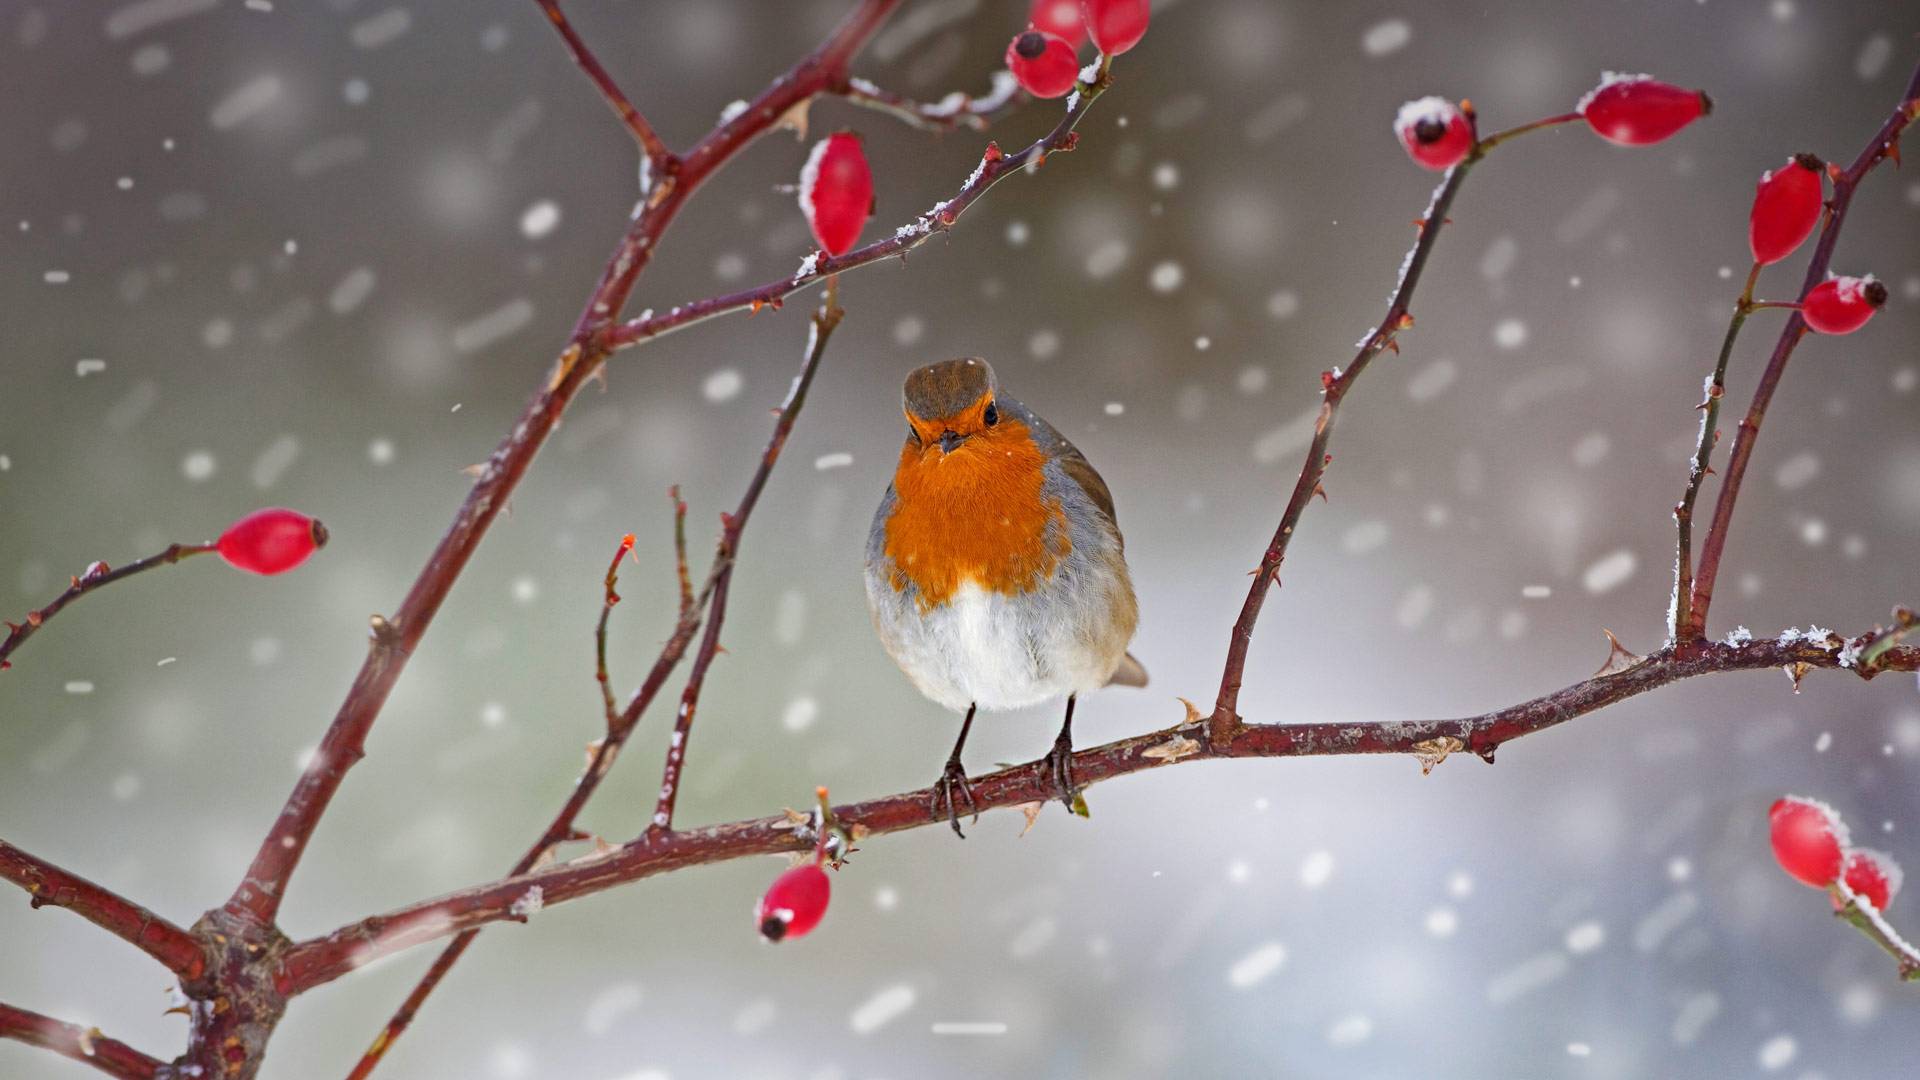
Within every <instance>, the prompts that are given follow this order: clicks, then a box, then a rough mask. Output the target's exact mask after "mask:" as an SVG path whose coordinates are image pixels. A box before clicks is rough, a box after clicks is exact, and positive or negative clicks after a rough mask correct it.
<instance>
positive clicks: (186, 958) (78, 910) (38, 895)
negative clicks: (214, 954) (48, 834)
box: [0, 840, 206, 980]
mask: <svg viewBox="0 0 1920 1080" xmlns="http://www.w3.org/2000/svg"><path fill="white" fill-rule="evenodd" d="M0 879H4V880H7V881H10V882H12V883H13V884H15V885H18V886H20V887H21V888H22V889H25V890H26V891H27V895H28V896H30V897H32V899H31V900H30V901H29V903H30V904H32V905H33V906H34V907H36V908H41V907H56V908H66V909H67V910H68V911H71V912H73V913H74V914H75V915H78V916H80V917H81V918H83V919H85V920H87V921H88V922H90V923H92V924H94V925H95V926H98V927H100V928H101V929H102V930H105V931H106V932H107V933H109V934H112V935H113V936H114V937H117V938H119V939H120V940H122V941H125V942H127V943H129V944H131V945H133V946H134V947H135V948H137V949H139V950H140V951H141V952H143V953H146V954H147V955H148V956H151V957H153V958H154V959H155V960H158V961H160V963H161V964H163V965H165V966H166V969H167V970H168V971H171V972H173V973H174V974H175V975H178V976H180V978H181V979H183V980H185V979H193V978H197V977H198V976H199V975H200V973H201V972H202V971H204V970H205V969H206V956H205V954H204V953H202V952H201V949H200V943H199V942H198V941H196V940H195V939H194V937H193V935H191V934H189V933H187V932H186V931H185V930H182V929H181V928H179V927H178V926H175V925H174V924H173V923H171V922H168V921H167V920H166V919H163V918H161V917H160V916H158V915H155V914H154V913H153V912H151V911H148V910H147V909H146V908H143V907H141V906H140V905H138V904H136V903H134V902H133V901H131V900H128V899H127V898H125V897H123V896H121V895H120V894H118V893H116V892H114V891H113V890H111V889H108V888H106V887H105V886H103V885H97V884H95V883H93V882H91V881H88V880H87V879H86V878H83V877H81V876H80V875H78V874H74V873H69V872H68V871H66V870H62V869H61V868H60V867H58V866H55V865H54V864H52V863H50V862H48V861H46V860H45V859H42V858H39V857H38V856H35V855H29V854H27V853H26V852H24V851H22V850H20V849H19V848H17V847H14V846H13V845H12V844H9V843H7V842H6V841H5V840H0Z"/></svg>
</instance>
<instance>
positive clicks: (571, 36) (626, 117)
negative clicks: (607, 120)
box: [534, 0, 674, 175]
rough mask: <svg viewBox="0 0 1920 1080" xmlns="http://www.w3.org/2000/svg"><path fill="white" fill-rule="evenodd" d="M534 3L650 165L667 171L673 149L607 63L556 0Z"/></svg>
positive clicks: (659, 172) (653, 168)
mask: <svg viewBox="0 0 1920 1080" xmlns="http://www.w3.org/2000/svg"><path fill="white" fill-rule="evenodd" d="M534 3H536V4H539V5H540V10H541V11H543V12H545V13H546V16H547V20H548V21H549V22H551V23H553V28H554V30H556V31H558V32H559V34H560V40H561V41H563V42H565V43H566V46H567V55H569V56H571V57H573V62H574V63H575V64H578V65H579V66H580V70H581V71H583V72H585V73H586V76H587V78H588V79H590V80H592V82H593V85H594V89H596V90H599V91H600V96H601V97H603V98H605V99H606V101H607V107H608V108H610V109H612V110H613V113H614V115H615V116H618V117H619V118H620V122H621V123H622V124H625V125H626V126H627V130H628V131H630V132H632V133H633V137H634V139H636V140H637V141H638V142H639V143H640V152H641V153H643V154H645V155H646V158H647V164H648V167H649V169H651V170H652V171H653V172H655V173H658V174H660V175H665V174H667V173H668V172H670V171H671V169H672V164H673V160H674V157H673V152H672V151H670V150H668V149H667V144H666V143H664V142H661V141H660V136H659V135H658V134H657V133H656V132H655V131H654V130H653V125H652V124H649V123H647V118H646V117H644V116H642V115H640V110H639V109H636V108H634V107H633V102H632V101H630V100H628V99H627V95H626V94H625V93H624V92H623V91H622V90H621V89H620V87H619V86H617V85H615V83H614V81H613V76H612V75H610V74H608V72H607V69H606V67H605V66H604V65H602V64H601V63H600V59H599V58H598V57H596V56H594V55H593V50H592V49H589V48H587V43H586V42H584V41H582V40H580V35H579V34H578V33H576V32H575V31H574V29H573V23H571V22H569V21H567V16H566V14H565V13H564V12H562V11H561V10H560V4H559V0H534Z"/></svg>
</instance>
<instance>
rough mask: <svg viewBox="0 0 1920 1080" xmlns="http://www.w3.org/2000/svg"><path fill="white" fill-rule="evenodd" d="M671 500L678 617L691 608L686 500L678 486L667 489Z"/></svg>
mask: <svg viewBox="0 0 1920 1080" xmlns="http://www.w3.org/2000/svg"><path fill="white" fill-rule="evenodd" d="M667 497H668V498H670V499H672V500H673V570H674V576H675V577H676V578H678V579H679V581H680V616H681V617H682V618H685V617H686V614H687V610H688V609H689V608H691V607H693V579H692V578H691V577H688V576H687V500H685V499H683V498H681V497H680V485H678V484H675V485H674V486H672V487H670V488H668V489H667Z"/></svg>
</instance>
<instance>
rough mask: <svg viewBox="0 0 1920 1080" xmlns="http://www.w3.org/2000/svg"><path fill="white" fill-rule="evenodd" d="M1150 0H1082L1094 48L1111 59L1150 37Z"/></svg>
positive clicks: (1082, 16) (1083, 13) (1084, 17)
mask: <svg viewBox="0 0 1920 1080" xmlns="http://www.w3.org/2000/svg"><path fill="white" fill-rule="evenodd" d="M1147 16H1148V11H1147V0H1080V17H1081V18H1082V19H1084V20H1085V21H1086V24H1087V33H1088V34H1090V35H1092V37H1093V44H1094V46H1095V47H1096V48H1098V49H1099V50H1100V51H1101V52H1102V53H1104V54H1106V55H1108V56H1119V55H1120V54H1121V53H1123V52H1126V51H1127V50H1128V49H1131V48H1133V47H1134V46H1135V45H1138V44H1140V39H1141V38H1143V37H1145V36H1146V35H1147Z"/></svg>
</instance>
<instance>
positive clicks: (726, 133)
mask: <svg viewBox="0 0 1920 1080" xmlns="http://www.w3.org/2000/svg"><path fill="white" fill-rule="evenodd" d="M898 5H899V0H863V2H862V3H861V4H860V6H859V7H857V8H855V9H854V10H853V11H852V12H851V13H850V14H848V15H847V17H846V18H845V19H844V20H842V21H841V23H840V25H839V26H838V27H836V28H835V29H834V31H833V33H832V34H831V36H829V37H828V38H827V40H826V42H825V43H823V44H822V45H821V46H820V47H819V48H818V49H816V50H814V52H813V53H812V54H811V55H809V56H807V57H806V58H804V59H802V60H801V61H800V62H799V63H797V64H795V65H794V67H793V68H791V69H789V70H788V71H787V72H786V73H785V74H783V75H782V76H781V77H780V78H778V79H776V80H775V81H774V83H773V84H772V85H771V86H769V87H768V88H767V89H766V90H763V91H762V92H761V93H760V96H759V97H757V98H755V99H754V101H753V102H752V103H751V104H750V105H749V106H748V107H747V108H746V109H745V110H744V111H742V112H741V113H740V114H739V115H737V116H735V117H733V118H732V119H731V120H728V121H727V122H725V123H723V124H721V125H720V126H719V127H717V128H715V129H714V130H713V131H711V132H709V133H708V134H707V136H706V137H705V138H704V139H702V140H701V141H700V143H699V144H698V145H697V146H695V147H694V148H693V149H692V150H691V151H689V152H688V153H687V154H686V155H685V156H684V157H682V158H680V159H679V161H680V164H679V166H678V168H676V169H675V170H673V171H672V172H671V173H669V174H668V175H666V176H664V177H660V178H658V180H657V182H656V183H655V185H654V186H653V187H652V188H651V190H650V191H649V192H648V193H647V195H646V197H645V199H644V201H643V203H642V206H641V208H640V213H639V214H638V216H637V217H636V218H635V219H634V221H633V223H632V224H631V225H630V226H629V227H628V229H627V232H626V235H625V236H623V237H622V238H621V241H620V243H619V245H618V246H617V247H616V248H615V249H614V252H613V254H612V256H611V257H610V258H609V259H608V260H607V264H606V267H605V269H604V270H602V271H601V275H600V279H599V281H598V282H597V283H596V284H595V286H594V289H593V293H592V295H591V296H590V297H589V299H588V301H587V304H586V307H585V309H584V310H583V311H582V312H581V315H580V319H579V321H578V323H577V324H576V325H575V327H574V331H573V337H572V340H571V342H570V343H569V344H568V346H567V347H566V349H565V350H563V351H562V352H561V354H560V357H559V360H558V361H557V362H556V363H555V365H554V368H553V371H552V373H551V374H550V375H549V376H548V378H547V381H546V383H545V385H544V386H543V387H542V388H541V390H540V391H539V392H538V393H537V394H535V395H534V397H533V400H532V401H530V402H528V403H527V406H526V408H525V409H523V410H522V411H521V413H520V417H519V419H518V420H516V421H515V423H514V425H513V427H512V428H510V429H509V431H508V434H507V437H506V438H505V439H504V440H502V441H501V443H500V445H499V446H498V447H496V448H495V449H494V452H493V454H492V455H491V456H490V457H489V458H488V459H487V461H486V463H485V464H484V465H483V466H482V467H481V470H480V475H479V478H478V479H477V480H476V481H475V483H474V485H473V487H472V489H471V490H469V491H468V492H467V497H466V500H465V501H464V502H463V503H462V504H461V506H460V510H459V512H458V513H457V514H456V515H455V516H454V520H453V525H452V526H451V527H450V528H449V529H448V530H447V533H446V535H445V536H443V537H442V538H441V540H440V543H439V545H438V546H436V547H435V548H434V551H433V553H432V554H431V555H430V556H429V557H428V559H427V564H426V566H425V567H424V568H423V569H422V570H421V572H420V576H419V577H418V578H416V579H415V580H414V583H413V587H412V588H411V589H410V590H408V592H407V596H406V599H405V600H404V601H402V602H401V605H400V610H399V611H398V612H396V613H395V614H394V615H393V616H391V617H378V618H376V620H375V623H374V635H373V641H372V644H371V647H370V649H369V652H368V655H367V659H366V661H365V662H364V663H363V664H362V665H361V668H360V672H359V674H358V675H357V676H355V678H354V682H353V686H352V687H351V688H349V689H348V691H347V696H346V699H345V700H344V701H343V702H342V703H341V705H340V709H339V711H338V712H336V713H335V714H334V718H333V721H332V723H331V724H329V725H328V727H327V731H326V734H325V735H324V736H322V738H321V740H320V745H319V748H318V749H317V751H316V752H315V754H314V756H313V761H312V763H311V764H310V765H309V766H308V768H307V770H306V771H305V772H304V773H302V774H301V776H300V779H299V781H298V782H297V783H296V784H295V785H294V789H293V792H292V794H290V795H289V796H288V797H287V801H286V805H285V806H284V807H283V808H282V809H281V811H280V813H279V815H278V816H276V817H275V818H274V821H273V825H272V827H271V828H270V829H269V830H268V832H267V835H266V838H265V839H264V840H262V841H261V844H260V849H259V851H258V852H257V853H255V855H254V857H253V862H252V864H251V865H250V866H249V867H248V869H247V873H246V876H245V877H244V878H242V879H241V881H240V884H239V885H238V886H237V887H236V888H235V889H234V892H233V895H232V897H230V898H229V899H228V900H227V903H226V909H227V911H228V912H229V913H231V914H233V915H235V916H237V917H244V918H245V919H247V920H249V921H251V922H252V923H255V924H257V925H261V926H266V925H270V924H271V923H272V922H273V920H274V917H275V916H276V915H277V914H278V913H279V910H280V902H281V899H282V898H283V896H284V895H285V893H286V886H287V881H288V879H289V878H291V877H292V876H293V872H294V870H295V868H296V867H298V866H299V864H300V858H301V856H302V855H303V854H304V853H305V852H306V848H307V843H308V841H309V840H311V839H312V837H313V831H314V829H315V828H316V827H318V825H319V823H320V819H321V818H322V817H323V816H324V815H325V814H326V810H327V807H328V805H329V804H330V803H331V802H332V800H333V796H334V794H335V793H336V792H338V791H339V789H340V784H341V782H342V781H343V780H344V779H345V778H346V774H347V770H348V769H350V768H352V767H353V765H354V764H355V763H356V762H358V761H359V760H360V758H361V757H363V756H365V753H366V751H365V746H366V738H367V733H368V731H370V730H371V729H372V727H373V724H374V721H375V720H377V719H378V718H379V716H380V710H381V709H382V707H384V706H385V704H386V701H387V697H388V695H390V694H391V693H392V692H393V686H394V684H395V683H396V682H397V681H398V680H399V678H400V673H401V671H402V670H404V669H405V667H406V663H407V659H408V657H409V656H411V654H412V652H413V649H414V647H415V646H416V645H418V644H419V642H420V639H421V638H422V637H423V636H424V635H425V634H426V632H427V627H428V625H429V624H430V623H432V621H433V617H434V615H435V614H436V613H438V611H439V610H440V605H441V603H442V602H443V601H444V600H445V599H446V597H447V594H448V592H450V591H451V590H452V588H453V583H454V582H455V581H456V580H457V579H458V578H459V576H460V572H461V571H462V570H463V569H464V568H465V567H466V563H467V560H468V559H469V558H471V557H472V556H473V553H474V551H475V550H476V549H477V548H478V547H479V546H480V541H481V540H482V539H483V538H484V537H485V535H486V532H487V529H488V527H489V526H491V525H492V523H493V520H494V518H495V516H496V515H498V514H499V512H500V509H501V508H502V507H503V506H505V505H506V503H507V500H508V498H509V497H510V496H511V495H512V494H513V491H514V489H515V488H516V487H518V486H519V483H520V480H521V478H522V477H523V476H525V475H526V471H527V468H528V466H529V465H531V464H532V462H533V458H534V455H535V454H537V453H538V452H539V449H540V447H541V445H542V444H543V443H545V441H546V439H547V436H548V435H550V434H552V432H553V429H554V426H555V425H556V424H557V423H559V420H560V415H561V413H563V412H564V411H565V410H566V407H567V405H568V404H569V403H570V402H571V401H572V400H573V397H574V395H575V394H576V393H578V391H579V389H580V387H581V385H583V384H584V383H585V382H586V380H587V379H588V378H589V377H591V376H592V375H593V374H594V373H595V372H597V371H599V370H600V366H601V364H602V363H603V362H604V361H605V360H606V358H607V355H608V354H609V353H610V352H611V351H612V342H611V336H612V335H611V333H610V332H611V330H612V329H613V328H614V325H615V323H616V322H617V320H618V319H619V318H620V312H621V310H622V309H623V308H624V307H625V306H626V302H627V298H628V297H629V296H630V295H631V294H632V292H633V286H634V282H635V281H636V280H637V279H638V278H639V275H640V272H641V271H642V270H644V269H645V268H646V267H647V266H648V265H649V263H650V262H651V261H652V258H653V252H654V250H655V249H656V247H657V246H658V242H659V240H660V238H661V236H662V235H663V234H664V233H665V232H666V230H667V227H668V226H669V225H671V224H672V222H673V220H674V218H675V217H676V216H677V215H678V214H679V212H680V209H681V208H682V207H683V206H684V205H685V204H686V201H687V199H688V198H689V197H690V196H691V195H692V194H693V193H694V192H695V191H697V190H698V189H699V187H700V186H701V185H702V183H703V182H704V181H705V180H706V179H707V178H708V177H709V176H711V175H712V174H713V172H714V170H716V169H718V168H719V167H721V166H722V165H724V164H726V163H727V162H728V161H730V160H731V159H732V158H733V156H734V155H735V154H737V153H739V152H740V151H741V150H742V149H743V148H745V147H746V146H747V145H748V144H750V143H752V142H753V141H754V140H755V139H757V138H759V137H760V136H761V135H763V134H765V133H766V132H767V131H768V130H770V129H771V128H772V127H773V126H774V125H775V124H776V123H777V122H778V120H779V118H780V117H781V116H784V115H786V113H787V112H788V110H790V109H792V108H793V107H794V106H795V105H797V104H799V103H800V102H802V101H805V100H807V99H809V98H811V97H812V96H814V95H815V94H817V93H819V92H820V91H821V90H822V89H823V88H825V87H827V86H828V85H830V84H831V83H832V82H833V81H834V80H835V79H837V78H839V77H840V76H841V75H842V74H844V72H845V71H846V66H847V62H848V61H849V60H850V59H851V58H852V56H853V54H854V53H856V52H858V51H859V49H860V47H861V46H862V45H863V44H865V43H866V41H867V39H869V38H870V37H872V36H873V34H874V33H875V31H877V30H878V29H879V27H880V24H881V23H882V22H884V21H885V20H886V18H887V16H888V15H890V14H891V13H892V12H893V9H894V8H895V7H897V6H898Z"/></svg>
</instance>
